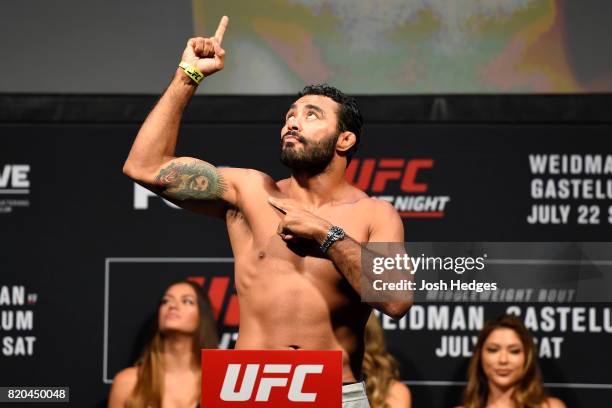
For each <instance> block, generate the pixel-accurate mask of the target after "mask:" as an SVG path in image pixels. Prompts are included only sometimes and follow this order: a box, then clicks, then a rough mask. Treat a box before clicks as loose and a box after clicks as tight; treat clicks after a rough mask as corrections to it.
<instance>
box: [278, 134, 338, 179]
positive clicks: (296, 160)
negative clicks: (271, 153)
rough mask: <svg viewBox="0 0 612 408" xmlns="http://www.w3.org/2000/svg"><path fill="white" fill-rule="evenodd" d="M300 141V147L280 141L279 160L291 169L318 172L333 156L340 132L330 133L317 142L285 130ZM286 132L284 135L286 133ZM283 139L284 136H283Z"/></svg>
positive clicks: (311, 172)
mask: <svg viewBox="0 0 612 408" xmlns="http://www.w3.org/2000/svg"><path fill="white" fill-rule="evenodd" d="M287 134H290V135H291V136H293V137H295V138H296V139H298V141H299V142H300V143H302V149H299V150H298V149H297V147H298V146H297V144H296V143H293V144H292V145H291V146H289V145H286V144H285V143H284V142H283V141H281V157H280V159H281V162H282V163H283V164H284V165H285V166H287V167H289V168H290V169H291V170H293V171H298V172H306V173H309V174H312V175H314V174H319V173H321V172H322V171H323V170H325V169H326V168H327V166H328V165H329V163H330V162H331V161H332V159H333V158H334V153H335V151H336V142H337V141H338V136H340V133H335V134H332V135H330V136H328V137H326V138H325V139H323V140H320V141H318V142H314V141H309V140H306V139H305V138H304V136H302V135H300V134H298V133H297V132H287ZM287 134H286V135H287ZM283 140H284V137H283Z"/></svg>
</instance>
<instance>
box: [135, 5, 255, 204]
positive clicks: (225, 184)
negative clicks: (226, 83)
mask: <svg viewBox="0 0 612 408" xmlns="http://www.w3.org/2000/svg"><path fill="white" fill-rule="evenodd" d="M227 24H228V18H227V17H225V16H224V17H223V18H222V19H221V22H220V23H219V28H218V29H217V32H216V33H215V36H214V37H210V38H202V37H197V38H191V39H190V40H189V41H188V42H187V46H186V48H185V50H184V51H183V55H182V62H184V63H187V64H188V65H189V66H190V67H189V66H187V67H186V69H183V68H177V70H176V73H175V75H174V78H173V79H172V82H171V83H170V85H169V86H168V89H166V91H165V92H164V94H163V95H162V97H161V98H160V99H159V101H158V102H157V104H156V105H155V107H154V108H153V110H152V111H151V113H149V115H148V116H147V119H146V120H145V122H144V123H143V125H142V126H141V128H140V130H139V132H138V135H137V136H136V140H135V141H134V144H133V145H132V149H131V150H130V154H129V156H128V158H127V160H126V162H125V164H124V166H123V172H124V173H125V174H126V175H127V176H129V177H130V178H132V179H133V180H135V181H136V182H138V183H140V184H142V185H144V186H145V187H147V188H149V189H150V190H152V191H153V192H155V193H157V194H160V195H162V196H163V197H165V198H168V199H170V200H171V201H173V202H175V203H177V204H179V205H181V206H183V207H187V208H191V209H195V210H198V209H203V210H204V211H205V212H207V208H206V207H210V205H212V206H213V207H215V206H216V204H223V203H229V204H232V205H233V204H235V203H236V189H235V183H234V181H235V180H237V179H238V178H239V176H240V173H241V171H242V172H243V171H244V170H241V169H226V168H224V169H218V168H216V167H215V166H213V165H212V164H210V163H207V162H205V161H202V160H199V159H195V158H190V157H175V147H176V139H177V137H178V132H179V126H180V121H181V117H182V115H183V112H184V110H185V108H186V107H187V104H188V102H189V100H190V99H191V97H192V96H193V94H194V93H195V90H196V87H197V85H198V83H197V82H196V80H197V79H198V75H199V74H200V73H201V74H203V75H204V77H207V76H210V75H212V74H214V73H215V72H217V71H220V70H221V69H223V64H224V58H225V50H223V48H221V42H222V40H223V35H224V33H225V29H226V27H227ZM193 68H196V70H194V69H193ZM187 71H191V72H194V71H195V72H196V74H195V79H193V78H194V75H192V76H189V75H188V74H187ZM197 71H199V73H198V72H197Z"/></svg>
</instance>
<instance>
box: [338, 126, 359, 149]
mask: <svg viewBox="0 0 612 408" xmlns="http://www.w3.org/2000/svg"><path fill="white" fill-rule="evenodd" d="M355 143H357V136H355V134H354V133H353V132H351V131H348V130H346V131H344V132H342V133H340V135H339V136H338V141H337V142H336V150H337V151H339V152H347V151H348V150H350V148H351V147H353V146H355Z"/></svg>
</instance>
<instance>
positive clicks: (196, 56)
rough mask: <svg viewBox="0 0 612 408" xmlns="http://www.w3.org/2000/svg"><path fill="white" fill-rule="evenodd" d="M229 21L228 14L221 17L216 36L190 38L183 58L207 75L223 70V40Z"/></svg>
mask: <svg viewBox="0 0 612 408" xmlns="http://www.w3.org/2000/svg"><path fill="white" fill-rule="evenodd" d="M228 22H229V19H228V18H227V16H223V17H222V18H221V21H220V22H219V27H218V28H217V31H216V32H215V36H214V37H209V38H204V37H195V38H190V39H189V41H187V47H186V48H185V51H183V56H182V60H183V61H185V62H188V63H189V64H191V65H193V66H194V67H196V68H197V69H199V70H200V72H202V73H203V74H204V75H205V76H209V75H212V74H214V73H215V72H217V71H221V70H222V69H223V64H224V60H225V50H224V49H223V48H221V42H222V41H223V35H224V34H225V29H226V28H227V24H228Z"/></svg>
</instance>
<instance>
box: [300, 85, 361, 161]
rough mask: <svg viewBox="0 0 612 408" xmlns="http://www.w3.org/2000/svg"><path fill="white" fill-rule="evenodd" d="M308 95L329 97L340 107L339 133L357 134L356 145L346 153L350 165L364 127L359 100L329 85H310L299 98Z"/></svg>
mask: <svg viewBox="0 0 612 408" xmlns="http://www.w3.org/2000/svg"><path fill="white" fill-rule="evenodd" d="M306 95H321V96H327V97H328V98H330V99H332V100H333V101H334V102H336V103H338V104H339V105H340V109H339V110H338V131H339V132H344V131H347V130H348V131H349V132H353V133H354V134H355V138H356V141H355V144H354V145H353V147H351V148H350V149H349V150H348V151H347V152H346V158H347V160H348V162H349V163H350V161H351V158H352V157H353V154H355V152H356V151H357V147H358V146H359V141H360V139H361V126H362V125H363V117H362V116H361V112H359V106H358V105H357V100H356V99H355V98H353V97H352V96H348V95H346V94H344V93H343V92H342V91H340V90H339V89H338V88H335V87H333V86H330V85H327V84H319V85H308V86H305V87H304V89H302V91H301V92H300V93H299V94H298V97H300V98H301V97H302V96H306Z"/></svg>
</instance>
